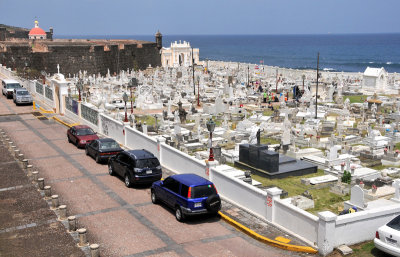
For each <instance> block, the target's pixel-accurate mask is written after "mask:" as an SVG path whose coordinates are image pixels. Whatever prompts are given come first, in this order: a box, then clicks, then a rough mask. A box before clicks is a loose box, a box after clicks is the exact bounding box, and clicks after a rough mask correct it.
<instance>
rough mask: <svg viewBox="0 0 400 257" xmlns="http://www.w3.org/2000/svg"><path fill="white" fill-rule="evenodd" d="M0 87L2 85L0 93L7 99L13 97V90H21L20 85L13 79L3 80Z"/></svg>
mask: <svg viewBox="0 0 400 257" xmlns="http://www.w3.org/2000/svg"><path fill="white" fill-rule="evenodd" d="M1 85H2V86H1V92H2V93H3V95H5V96H6V97H7V98H12V97H13V92H14V89H16V88H22V87H21V85H20V84H19V82H18V81H16V80H13V79H3V81H2V82H1Z"/></svg>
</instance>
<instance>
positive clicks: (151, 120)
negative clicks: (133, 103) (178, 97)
mask: <svg viewBox="0 0 400 257" xmlns="http://www.w3.org/2000/svg"><path fill="white" fill-rule="evenodd" d="M138 121H141V122H142V124H144V122H146V124H147V125H149V126H150V125H155V124H156V119H155V118H154V117H153V116H150V115H144V116H141V117H139V118H138V119H137V120H136V122H138ZM158 125H160V121H158Z"/></svg>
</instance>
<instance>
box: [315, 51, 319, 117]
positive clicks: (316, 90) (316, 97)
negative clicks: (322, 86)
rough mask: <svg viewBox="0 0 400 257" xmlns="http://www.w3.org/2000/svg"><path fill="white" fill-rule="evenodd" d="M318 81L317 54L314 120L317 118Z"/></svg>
mask: <svg viewBox="0 0 400 257" xmlns="http://www.w3.org/2000/svg"><path fill="white" fill-rule="evenodd" d="M318 79H319V52H318V57H317V87H316V89H315V119H317V118H318V115H317V112H318Z"/></svg>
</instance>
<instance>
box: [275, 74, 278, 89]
mask: <svg viewBox="0 0 400 257" xmlns="http://www.w3.org/2000/svg"><path fill="white" fill-rule="evenodd" d="M275 90H276V94H278V68H276V86H275Z"/></svg>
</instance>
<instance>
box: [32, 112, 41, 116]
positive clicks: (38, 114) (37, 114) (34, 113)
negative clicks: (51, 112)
mask: <svg viewBox="0 0 400 257" xmlns="http://www.w3.org/2000/svg"><path fill="white" fill-rule="evenodd" d="M32 114H33V115H34V116H43V114H41V113H40V112H32Z"/></svg>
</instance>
